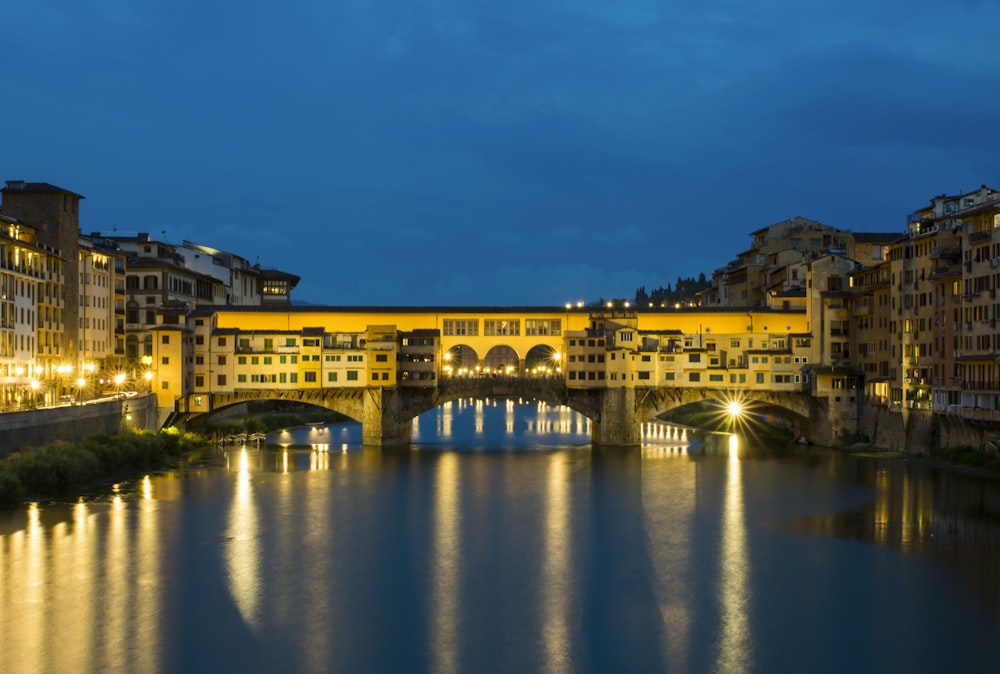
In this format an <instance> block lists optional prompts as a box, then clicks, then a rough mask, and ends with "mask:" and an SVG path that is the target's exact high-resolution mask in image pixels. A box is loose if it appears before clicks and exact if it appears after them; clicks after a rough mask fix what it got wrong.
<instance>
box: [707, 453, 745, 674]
mask: <svg viewBox="0 0 1000 674" xmlns="http://www.w3.org/2000/svg"><path fill="white" fill-rule="evenodd" d="M739 449H740V442H739V438H738V437H737V436H735V435H731V436H729V461H728V465H727V476H728V478H727V480H726V488H725V502H724V504H723V509H722V541H721V545H720V547H721V554H720V555H719V579H720V581H719V605H720V607H721V611H720V612H721V615H722V634H721V639H720V643H719V654H718V660H717V664H716V668H715V671H717V672H745V671H747V669H748V667H749V666H750V665H751V663H752V660H751V658H750V651H751V649H752V646H753V642H752V636H751V634H750V626H749V620H748V611H749V608H750V598H749V594H748V593H749V581H748V578H749V575H750V560H749V556H748V555H747V545H746V522H745V519H744V515H743V482H742V477H741V471H740V456H739Z"/></svg>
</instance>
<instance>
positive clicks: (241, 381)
mask: <svg viewBox="0 0 1000 674" xmlns="http://www.w3.org/2000/svg"><path fill="white" fill-rule="evenodd" d="M236 382H237V383H238V384H246V383H247V376H246V375H245V374H238V375H236Z"/></svg>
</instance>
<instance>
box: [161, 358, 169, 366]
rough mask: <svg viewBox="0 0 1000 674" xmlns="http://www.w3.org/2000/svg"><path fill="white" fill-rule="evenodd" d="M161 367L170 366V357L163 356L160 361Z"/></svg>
mask: <svg viewBox="0 0 1000 674" xmlns="http://www.w3.org/2000/svg"><path fill="white" fill-rule="evenodd" d="M160 364H161V365H170V356H164V357H163V358H161V359H160Z"/></svg>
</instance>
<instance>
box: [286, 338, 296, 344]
mask: <svg viewBox="0 0 1000 674" xmlns="http://www.w3.org/2000/svg"><path fill="white" fill-rule="evenodd" d="M285 346H295V338H294V337H286V338H285Z"/></svg>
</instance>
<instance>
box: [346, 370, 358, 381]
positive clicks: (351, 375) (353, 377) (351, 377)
mask: <svg viewBox="0 0 1000 674" xmlns="http://www.w3.org/2000/svg"><path fill="white" fill-rule="evenodd" d="M357 380H358V371H357V370H348V371H347V381H357Z"/></svg>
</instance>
